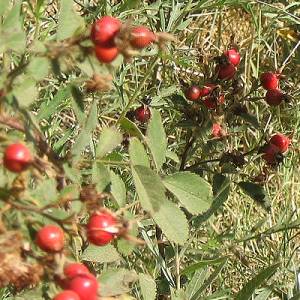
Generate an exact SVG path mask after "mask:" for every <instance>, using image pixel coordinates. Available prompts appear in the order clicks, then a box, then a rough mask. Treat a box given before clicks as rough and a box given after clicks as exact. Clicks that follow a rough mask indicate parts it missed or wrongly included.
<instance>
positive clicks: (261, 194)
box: [238, 182, 271, 212]
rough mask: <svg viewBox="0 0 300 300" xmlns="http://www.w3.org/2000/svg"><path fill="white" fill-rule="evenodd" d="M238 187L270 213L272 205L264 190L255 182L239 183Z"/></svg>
mask: <svg viewBox="0 0 300 300" xmlns="http://www.w3.org/2000/svg"><path fill="white" fill-rule="evenodd" d="M238 186H239V187H240V188H241V189H242V190H243V191H244V192H245V193H246V194H247V195H248V196H249V197H251V198H252V199H253V200H254V201H256V202H257V203H258V204H260V205H261V206H262V207H263V208H264V209H265V210H266V211H268V212H269V211H270V209H271V204H270V200H269V197H268V195H267V194H266V191H265V190H264V188H263V187H262V186H260V185H258V184H256V183H253V182H239V183H238Z"/></svg>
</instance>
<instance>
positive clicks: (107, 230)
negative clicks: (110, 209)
mask: <svg viewBox="0 0 300 300" xmlns="http://www.w3.org/2000/svg"><path fill="white" fill-rule="evenodd" d="M116 225H117V220H116V218H115V217H114V216H113V215H112V214H109V213H95V214H93V215H92V216H91V217H90V219H89V222H88V224H87V238H88V240H89V242H90V243H92V244H94V245H97V246H104V245H106V244H108V243H110V242H111V241H112V240H113V239H114V238H115V236H116V234H117V233H118V228H117V226H116Z"/></svg>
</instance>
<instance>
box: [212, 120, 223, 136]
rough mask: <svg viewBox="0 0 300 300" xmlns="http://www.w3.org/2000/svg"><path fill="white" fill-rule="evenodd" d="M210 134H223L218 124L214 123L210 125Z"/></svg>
mask: <svg viewBox="0 0 300 300" xmlns="http://www.w3.org/2000/svg"><path fill="white" fill-rule="evenodd" d="M212 135H213V136H214V137H222V136H223V129H222V127H221V125H220V124H217V123H214V124H213V126H212Z"/></svg>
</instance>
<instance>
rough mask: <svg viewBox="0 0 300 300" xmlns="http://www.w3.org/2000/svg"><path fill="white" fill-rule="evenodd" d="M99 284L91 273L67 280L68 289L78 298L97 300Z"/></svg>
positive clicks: (81, 299)
mask: <svg viewBox="0 0 300 300" xmlns="http://www.w3.org/2000/svg"><path fill="white" fill-rule="evenodd" d="M98 287H99V284H98V282H97V279H96V278H95V276H94V275H92V274H85V275H78V276H76V277H74V278H72V279H71V280H70V282H69V287H68V289H70V290H72V291H74V292H75V293H76V294H77V295H78V296H79V298H80V300H97V299H98V297H97V293H98Z"/></svg>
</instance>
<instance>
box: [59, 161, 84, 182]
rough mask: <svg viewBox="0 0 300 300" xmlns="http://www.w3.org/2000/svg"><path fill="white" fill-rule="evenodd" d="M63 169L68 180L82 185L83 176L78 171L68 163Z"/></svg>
mask: <svg viewBox="0 0 300 300" xmlns="http://www.w3.org/2000/svg"><path fill="white" fill-rule="evenodd" d="M63 168H64V172H65V174H66V177H67V178H69V179H70V180H71V181H73V182H75V183H80V181H81V174H80V172H78V170H77V169H74V168H72V167H70V166H69V165H68V164H67V163H66V164H64V165H63Z"/></svg>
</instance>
